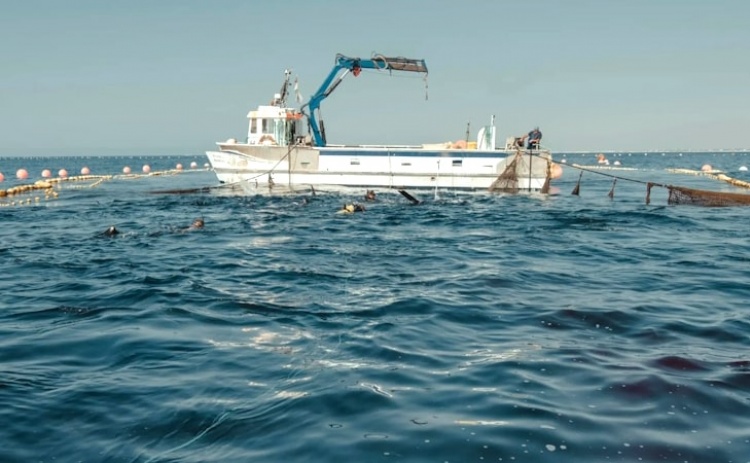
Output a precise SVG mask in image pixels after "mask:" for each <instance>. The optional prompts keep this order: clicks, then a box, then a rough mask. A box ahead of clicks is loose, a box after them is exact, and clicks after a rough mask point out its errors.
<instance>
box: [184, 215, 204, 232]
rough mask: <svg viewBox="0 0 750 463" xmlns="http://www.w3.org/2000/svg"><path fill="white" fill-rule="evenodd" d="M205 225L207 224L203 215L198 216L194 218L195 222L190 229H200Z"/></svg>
mask: <svg viewBox="0 0 750 463" xmlns="http://www.w3.org/2000/svg"><path fill="white" fill-rule="evenodd" d="M203 225H205V222H204V221H203V217H198V218H197V219H195V220H193V223H192V224H191V225H190V226H189V227H188V230H198V229H201V228H203Z"/></svg>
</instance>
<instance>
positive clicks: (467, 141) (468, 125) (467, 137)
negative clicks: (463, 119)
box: [466, 121, 471, 143]
mask: <svg viewBox="0 0 750 463" xmlns="http://www.w3.org/2000/svg"><path fill="white" fill-rule="evenodd" d="M470 128H471V121H469V122H467V123H466V143H469V137H470V131H469V130H470Z"/></svg>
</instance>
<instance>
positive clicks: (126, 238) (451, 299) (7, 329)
mask: <svg viewBox="0 0 750 463" xmlns="http://www.w3.org/2000/svg"><path fill="white" fill-rule="evenodd" d="M555 157H556V159H557V160H562V159H565V161H566V163H567V164H566V166H565V168H564V174H563V176H562V178H560V179H558V180H555V181H554V182H553V187H554V188H553V194H551V195H547V196H542V195H538V194H519V195H488V194H486V193H484V192H477V193H473V194H466V193H461V194H459V193H452V192H448V191H418V192H417V191H414V192H411V193H412V194H414V195H415V196H418V197H419V198H420V199H422V200H424V202H423V203H422V204H420V205H417V206H413V205H411V204H410V203H409V202H408V201H406V200H405V199H404V198H403V197H401V196H400V195H399V194H397V193H395V192H387V191H384V192H380V193H379V196H378V201H377V202H373V203H367V204H366V206H367V210H366V211H365V212H362V213H355V214H351V215H341V214H337V213H336V211H337V210H338V209H340V208H341V206H342V204H344V203H347V202H353V201H360V202H361V201H362V196H363V194H364V191H359V190H348V191H346V190H342V191H338V192H330V193H321V192H319V193H318V194H317V195H315V196H312V195H311V194H310V192H309V191H300V192H297V193H290V194H270V195H259V196H248V195H245V194H244V192H243V191H242V190H241V189H239V190H237V189H232V188H211V189H209V190H208V191H204V192H198V193H195V192H193V193H191V192H189V191H182V192H179V191H177V192H176V191H174V190H190V189H198V188H200V187H217V186H218V185H219V184H218V182H217V180H216V177H215V175H214V174H213V172H211V171H210V170H207V169H204V168H203V165H204V163H205V162H206V161H207V160H206V158H205V157H204V156H202V155H196V156H182V157H179V156H178V157H166V156H152V157H149V156H132V157H59V156H50V157H42V158H38V157H37V158H24V157H5V158H0V172H3V173H4V175H5V181H4V182H3V183H0V188H2V189H7V188H10V187H12V186H14V185H18V184H22V183H25V184H26V183H31V182H33V181H36V180H39V179H40V176H41V172H42V170H43V169H45V168H47V169H50V170H51V171H52V172H53V175H57V172H58V170H59V169H61V168H65V169H67V170H68V172H69V173H70V175H76V174H77V173H78V172H79V171H80V170H81V169H82V167H84V166H86V167H88V168H90V169H91V172H92V174H94V175H102V174H107V175H113V177H112V178H108V179H105V180H103V181H100V182H95V181H91V180H87V181H69V182H63V183H60V184H59V186H58V187H57V188H56V190H55V191H56V193H57V196H48V197H45V195H44V194H43V193H41V192H39V191H36V192H31V193H25V194H23V195H19V196H15V197H13V198H12V199H11V198H0V275H1V276H0V423H1V424H2V425H1V426H0V461H1V462H79V461H80V462H139V463H146V462H251V461H252V462H256V461H257V462H310V461H320V462H397V461H398V462H435V463H444V462H450V463H453V462H481V463H484V462H576V463H581V462H608V461H612V462H691V463H693V462H697V463H704V462H722V463H723V462H734V463H747V462H750V304H749V301H750V226H748V224H749V223H750V221H749V220H748V217H750V208H748V207H728V208H708V207H696V206H682V205H681V206H671V205H668V204H667V195H666V190H665V189H663V188H659V187H655V188H654V189H653V190H652V193H651V198H650V204H648V205H647V204H646V202H645V196H646V186H645V182H648V181H652V182H656V183H662V184H673V185H683V186H688V187H693V188H705V189H711V190H716V191H741V190H739V189H737V188H735V187H732V186H731V185H729V184H726V183H722V182H719V181H717V180H714V179H710V178H706V177H701V176H696V175H685V174H676V173H671V172H668V171H667V170H666V169H668V168H686V169H694V170H698V169H700V168H701V166H702V165H704V164H706V163H708V164H711V165H712V166H713V167H714V168H716V169H720V170H723V171H724V172H726V173H727V175H729V176H731V177H734V178H738V179H742V180H746V181H747V180H750V176H748V172H745V171H741V170H740V167H741V166H750V153H730V152H723V153H684V154H681V153H665V154H661V153H618V154H614V155H610V156H609V159H610V161H614V160H620V161H621V163H622V167H627V168H633V169H635V170H605V171H602V172H605V173H607V174H609V175H615V176H618V177H622V178H627V179H618V181H617V183H616V186H615V190H614V195H613V198H610V197H608V195H607V193H608V192H609V191H610V189H611V188H612V183H613V178H612V177H606V176H602V175H598V174H596V173H591V172H585V173H584V174H583V176H582V178H581V183H580V195H578V196H575V195H571V191H572V190H573V188H574V187H575V185H576V182H577V181H578V179H579V171H578V170H576V169H574V168H572V167H571V165H572V164H573V163H576V164H581V165H596V161H595V157H594V155H593V154H587V155H582V154H568V155H565V154H556V155H555ZM193 162H195V163H196V165H197V166H198V167H197V168H194V169H193V168H190V167H189V166H190V164H191V163H193ZM178 163H180V164H182V165H183V166H184V170H183V171H182V172H176V171H173V170H172V169H174V168H175V167H176V165H177V164H178ZM144 164H148V165H150V167H151V168H152V172H157V171H158V172H163V171H167V170H172V171H170V172H169V173H168V174H167V175H151V176H131V177H127V178H126V177H122V176H118V174H120V173H121V172H122V169H123V167H124V166H130V167H131V168H132V170H133V172H137V173H139V172H141V167H142V166H143V165H144ZM19 168H24V169H27V171H28V172H29V174H30V178H29V179H28V180H25V181H21V180H17V179H16V175H15V173H16V171H17V169H19ZM629 180H633V181H629ZM167 190H172V191H171V193H165V191H167ZM178 193H179V194H178ZM198 217H202V218H203V219H204V221H205V227H204V228H202V229H190V228H189V226H190V224H191V223H192V221H193V220H194V219H195V218H198ZM110 226H115V227H116V228H117V229H119V231H120V233H119V234H118V235H116V236H112V237H109V236H105V235H104V233H103V232H104V231H105V230H106V229H107V228H108V227H110Z"/></svg>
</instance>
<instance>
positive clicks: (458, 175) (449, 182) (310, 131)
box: [206, 54, 552, 192]
mask: <svg viewBox="0 0 750 463" xmlns="http://www.w3.org/2000/svg"><path fill="white" fill-rule="evenodd" d="M363 69H374V70H380V71H384V72H394V71H397V72H414V73H422V74H424V75H425V76H426V75H427V65H426V63H425V61H424V60H422V59H411V58H403V57H385V56H383V55H379V54H378V55H373V56H372V57H371V58H370V59H360V58H351V57H347V56H344V55H341V54H338V55H336V60H335V65H334V67H333V69H332V70H331V72H330V73H329V74H328V76H327V77H326V79H325V81H324V82H323V84H322V85H321V86H320V88H319V89H318V90H317V91H316V92H315V94H313V95H312V96H311V97H310V99H309V100H308V101H307V102H305V103H304V104H302V105H301V106H300V107H299V108H294V107H291V106H289V105H288V104H287V98H288V96H289V95H290V93H291V91H290V88H292V86H294V87H295V90H296V86H297V85H296V81H295V83H294V85H293V84H292V80H291V72H289V71H285V73H284V74H285V77H284V83H283V85H282V87H281V91H280V92H279V93H276V94H275V95H274V98H273V99H272V101H271V102H270V104H268V105H259V106H258V107H257V108H256V109H254V110H251V111H250V112H249V113H248V115H247V118H248V119H249V124H248V131H247V137H246V139H245V140H243V141H238V140H236V139H228V140H226V141H223V142H218V143H217V146H218V150H212V151H207V152H206V154H207V155H208V159H209V161H210V163H211V167H212V169H213V171H214V172H215V173H216V176H217V178H218V180H219V181H220V182H221V183H224V184H240V185H242V187H243V188H245V189H246V190H249V191H251V192H252V191H257V192H265V191H268V190H269V189H270V190H274V189H279V188H289V189H292V190H297V189H304V188H307V189H309V188H315V189H319V190H325V189H326V188H327V187H361V188H394V189H406V188H414V189H424V188H430V189H432V188H435V189H461V190H491V191H513V192H515V191H541V192H546V189H547V188H548V187H549V179H550V167H551V160H552V157H551V154H550V152H549V151H548V150H545V149H539V148H537V149H535V150H533V151H532V150H526V149H524V148H522V147H521V146H519V145H518V139H516V138H514V137H509V138H508V139H506V143H505V145H504V146H502V147H497V146H496V136H495V132H496V129H495V125H494V116H493V117H492V119H491V123H490V125H488V126H485V127H482V128H481V129H480V130H479V131H478V134H477V138H476V141H468V140H460V141H459V142H455V143H453V142H446V143H432V144H422V145H397V146H393V145H390V146H389V145H337V144H329V143H327V141H326V136H325V128H324V124H323V121H322V120H320V104H321V102H322V101H323V100H325V99H326V98H327V97H328V96H329V95H330V94H331V92H333V91H334V90H335V89H336V87H337V86H338V85H339V84H340V83H341V81H342V80H343V79H344V78H345V77H346V76H347V75H352V76H354V77H357V76H359V74H360V73H361V71H362V70H363ZM297 95H298V93H297ZM305 126H306V127H305ZM305 129H307V130H306V133H303V132H304V131H305Z"/></svg>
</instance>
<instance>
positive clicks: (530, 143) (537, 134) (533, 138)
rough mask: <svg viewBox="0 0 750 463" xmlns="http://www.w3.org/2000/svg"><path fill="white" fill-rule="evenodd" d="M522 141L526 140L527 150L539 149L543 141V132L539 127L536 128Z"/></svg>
mask: <svg viewBox="0 0 750 463" xmlns="http://www.w3.org/2000/svg"><path fill="white" fill-rule="evenodd" d="M521 140H526V149H530V150H534V149H539V143H540V142H541V141H542V132H541V131H540V130H539V127H538V126H537V127H534V128H533V129H532V130H531V131H530V132H529V133H527V134H526V135H524V136H523V137H522V138H521Z"/></svg>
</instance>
